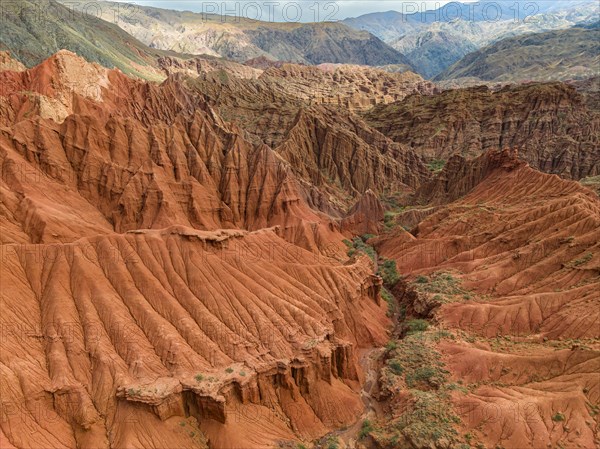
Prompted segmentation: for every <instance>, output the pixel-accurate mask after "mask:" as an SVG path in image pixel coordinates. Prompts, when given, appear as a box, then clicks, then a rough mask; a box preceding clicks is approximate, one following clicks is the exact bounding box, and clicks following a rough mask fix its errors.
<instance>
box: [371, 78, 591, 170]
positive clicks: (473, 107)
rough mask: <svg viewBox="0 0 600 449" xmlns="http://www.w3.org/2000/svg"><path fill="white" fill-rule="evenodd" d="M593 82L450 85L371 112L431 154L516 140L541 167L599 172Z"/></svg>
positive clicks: (472, 152) (467, 152)
mask: <svg viewBox="0 0 600 449" xmlns="http://www.w3.org/2000/svg"><path fill="white" fill-rule="evenodd" d="M586 86H587V84H585V85H582V84H579V85H574V86H571V85H567V84H562V83H546V84H528V85H521V86H507V87H504V88H501V89H499V90H492V89H489V88H487V87H485V86H480V87H473V88H468V89H458V90H447V91H444V92H441V93H439V94H437V95H433V96H424V95H413V96H410V97H408V98H406V99H405V100H404V101H400V102H395V103H392V104H388V105H379V106H376V107H375V108H374V109H373V110H371V111H369V112H368V113H367V114H366V115H365V116H364V118H365V120H366V121H367V123H369V124H370V125H371V126H373V127H374V128H375V129H377V130H378V131H380V132H381V133H383V134H384V135H386V136H388V137H391V138H392V139H394V140H395V141H397V142H402V143H403V144H406V145H407V146H409V147H411V148H412V149H413V150H414V151H416V152H417V153H419V154H422V155H425V156H426V157H427V158H429V160H430V161H438V162H441V163H442V164H443V162H444V161H446V160H448V159H449V158H450V157H451V156H452V155H453V154H460V155H462V156H465V157H476V156H477V155H480V154H482V152H485V151H488V150H497V149H500V148H504V147H506V146H512V147H518V148H519V155H520V157H522V158H523V159H525V160H526V161H527V162H529V163H530V164H531V166H533V167H535V168H538V169H540V170H542V171H545V172H548V173H555V174H559V175H561V176H564V177H567V178H573V179H579V178H584V177H587V176H594V175H598V174H599V173H600V165H599V164H600V153H598V151H599V145H598V136H599V133H600V131H599V130H600V128H599V127H600V121H599V120H600V115H599V114H598V107H597V103H596V101H595V99H596V96H597V90H596V89H597V88H596V87H594V86H595V84H593V83H592V84H591V85H590V86H587V87H586Z"/></svg>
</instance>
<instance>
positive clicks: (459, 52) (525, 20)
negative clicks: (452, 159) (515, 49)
mask: <svg viewBox="0 0 600 449" xmlns="http://www.w3.org/2000/svg"><path fill="white" fill-rule="evenodd" d="M515 4H516V3H513V2H505V3H502V2H500V3H499V2H478V3H473V4H469V3H456V2H453V3H452V4H448V5H446V6H444V7H442V8H439V9H437V10H434V11H427V12H426V13H424V12H418V13H414V14H402V13H400V12H397V11H388V12H382V13H372V14H366V15H363V16H360V17H357V18H352V19H346V20H344V23H345V24H347V25H348V26H351V27H353V28H356V29H359V30H365V31H369V32H370V33H372V34H374V35H375V36H378V37H379V38H381V39H382V40H384V41H385V42H386V43H388V44H389V45H390V46H391V47H393V48H395V49H397V50H398V51H400V52H401V53H403V54H404V55H405V56H406V57H407V59H408V60H409V62H410V63H411V64H412V65H413V66H414V67H415V69H416V70H417V72H418V73H419V74H421V75H423V76H424V77H426V78H433V77H435V76H437V75H439V74H440V73H441V72H443V71H444V70H446V69H448V68H449V67H450V66H452V65H453V64H455V63H456V62H458V61H459V60H460V59H462V58H463V57H464V56H466V55H467V54H469V53H471V52H473V51H475V50H478V49H481V48H483V47H485V46H487V45H490V44H492V43H494V42H497V41H499V40H502V39H504V38H508V37H513V36H519V35H523V34H528V33H534V32H544V31H551V30H558V29H566V28H570V27H572V26H574V25H577V24H580V23H589V22H593V21H595V20H598V17H599V14H600V9H599V6H598V3H597V2H590V1H571V2H545V1H543V2H520V3H519V5H520V6H519V7H518V8H517V7H515Z"/></svg>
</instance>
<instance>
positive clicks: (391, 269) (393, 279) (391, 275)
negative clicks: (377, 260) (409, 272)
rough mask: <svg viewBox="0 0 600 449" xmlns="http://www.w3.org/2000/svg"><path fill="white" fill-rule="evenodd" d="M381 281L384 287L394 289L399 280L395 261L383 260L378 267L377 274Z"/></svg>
mask: <svg viewBox="0 0 600 449" xmlns="http://www.w3.org/2000/svg"><path fill="white" fill-rule="evenodd" d="M377 274H379V276H381V278H382V279H383V283H384V285H385V286H386V287H390V288H392V287H394V286H395V285H396V284H397V283H398V281H399V280H400V275H399V274H398V269H397V268H396V261H395V260H389V259H388V260H385V261H384V262H383V263H382V264H381V265H380V266H379V270H378V272H377Z"/></svg>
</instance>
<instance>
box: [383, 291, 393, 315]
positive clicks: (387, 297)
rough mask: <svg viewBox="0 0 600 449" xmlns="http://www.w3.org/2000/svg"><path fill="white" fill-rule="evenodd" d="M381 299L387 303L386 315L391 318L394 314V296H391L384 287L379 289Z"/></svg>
mask: <svg viewBox="0 0 600 449" xmlns="http://www.w3.org/2000/svg"><path fill="white" fill-rule="evenodd" d="M381 297H382V298H383V300H384V301H385V302H386V303H387V305H388V311H387V315H388V316H389V317H391V316H392V315H394V313H396V299H395V298H394V295H392V294H391V293H390V291H389V290H388V289H387V288H385V287H383V288H382V289H381Z"/></svg>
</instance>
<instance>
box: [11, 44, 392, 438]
mask: <svg viewBox="0 0 600 449" xmlns="http://www.w3.org/2000/svg"><path fill="white" fill-rule="evenodd" d="M3 65H4V66H5V67H8V68H11V69H12V68H17V69H20V71H14V70H5V71H2V72H0V82H1V84H2V85H3V86H5V87H6V89H4V90H3V91H2V95H1V97H0V98H1V101H0V118H1V124H0V164H1V167H2V170H1V175H2V177H1V179H0V195H1V196H0V198H1V200H2V201H1V202H0V219H1V223H2V233H1V238H2V240H1V252H2V264H1V265H2V266H1V268H0V270H1V271H0V278H1V279H2V293H3V294H2V299H1V301H2V304H1V305H0V306H1V307H2V310H3V313H2V317H1V318H0V319H1V320H2V323H1V325H2V329H6V330H7V332H6V333H5V334H4V335H5V336H6V338H4V337H3V340H2V351H1V354H0V362H1V363H0V367H1V368H2V370H3V375H2V379H3V380H2V384H1V388H2V401H3V402H2V408H3V409H2V416H3V419H2V421H1V423H0V427H1V429H2V434H1V438H2V440H1V444H2V447H31V448H34V447H42V446H44V447H45V446H48V447H64V448H75V447H90V448H92V447H93V448H98V447H102V448H113V447H114V448H117V447H129V446H131V447H133V446H136V447H137V446H143V447H155V448H160V447H172V446H173V445H175V446H181V447H206V444H207V442H208V444H210V447H211V448H231V447H239V446H240V445H244V447H255V448H262V447H267V446H270V445H272V444H275V442H276V441H279V440H311V439H314V438H318V437H320V436H321V435H323V434H324V433H326V432H328V431H329V430H333V429H335V428H338V427H341V426H344V425H347V424H351V423H353V422H354V421H355V420H356V419H357V417H358V416H360V414H361V412H362V407H363V404H362V402H361V400H360V397H359V394H358V392H359V390H360V382H361V380H362V373H361V369H360V366H359V364H358V359H357V350H358V348H360V347H361V346H370V345H374V344H375V345H380V344H383V342H384V341H385V339H386V338H387V337H386V330H385V327H386V325H387V323H388V320H387V318H386V317H385V308H384V306H382V305H381V300H380V297H379V289H380V286H381V281H380V279H379V278H378V277H377V276H374V275H373V274H372V273H373V269H374V268H373V264H372V262H371V261H370V259H368V258H366V257H362V258H360V257H359V258H355V259H353V260H351V261H348V260H347V259H346V257H345V256H343V253H342V252H341V248H343V247H344V245H343V243H342V238H343V237H344V236H345V235H348V236H349V235H352V234H354V233H356V232H360V231H361V230H362V229H372V228H373V226H375V227H376V226H377V221H378V220H380V219H381V214H382V208H381V205H380V204H379V202H378V200H377V198H374V197H373V195H372V193H369V192H367V194H366V195H365V198H364V199H363V200H362V201H360V202H359V203H358V205H357V206H356V207H355V208H354V209H353V210H351V211H350V214H349V215H348V216H345V217H344V219H334V218H331V217H330V216H328V215H326V214H323V213H322V212H319V211H317V210H314V209H312V208H311V207H310V206H309V205H308V204H307V202H306V200H305V199H304V197H303V195H302V194H301V193H300V191H301V189H302V187H301V182H299V181H298V180H297V179H296V177H295V176H294V175H293V173H291V170H290V169H289V164H288V163H287V162H286V161H285V160H283V159H282V158H281V157H280V156H279V155H278V154H277V153H276V152H275V151H273V150H272V149H271V148H269V147H268V146H266V145H264V144H261V143H251V142H250V141H248V140H246V139H245V138H244V132H243V130H241V129H239V128H238V127H236V126H235V125H232V124H230V123H228V122H225V121H224V120H223V119H222V118H221V117H220V116H219V115H218V113H216V112H215V111H214V110H213V109H212V108H211V107H210V105H209V104H207V103H206V102H205V101H204V100H203V99H202V97H201V96H198V95H196V94H195V92H194V91H193V90H190V89H189V88H187V87H186V85H185V83H184V81H183V80H182V77H183V76H182V75H177V76H173V77H170V78H169V79H168V80H167V81H165V82H164V83H162V84H161V85H157V84H153V83H147V82H143V81H140V80H135V79H132V78H128V77H127V76H125V75H124V74H123V73H122V72H120V71H118V70H107V69H105V68H103V67H101V66H100V65H98V64H90V63H87V62H86V61H84V60H83V59H81V58H79V57H77V56H76V55H74V54H73V53H70V52H68V51H61V52H59V53H57V54H56V55H54V56H53V57H51V58H49V59H48V60H46V61H44V62H43V63H41V64H40V65H38V66H36V67H34V68H32V69H26V70H22V69H23V68H22V67H20V66H19V65H18V64H16V63H14V62H10V61H8V60H7V57H4V59H3Z"/></svg>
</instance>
